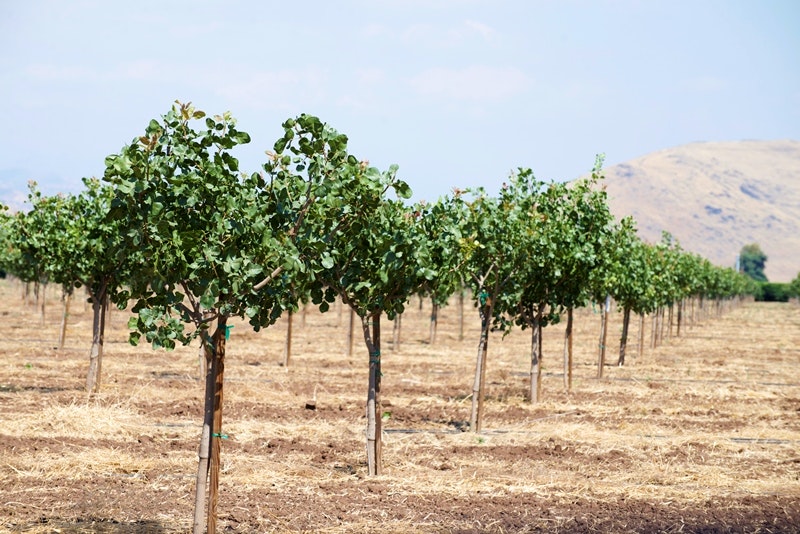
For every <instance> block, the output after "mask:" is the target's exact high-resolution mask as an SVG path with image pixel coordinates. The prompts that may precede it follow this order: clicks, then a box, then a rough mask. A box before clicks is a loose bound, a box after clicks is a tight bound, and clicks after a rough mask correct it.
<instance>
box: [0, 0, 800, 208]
mask: <svg viewBox="0 0 800 534" xmlns="http://www.w3.org/2000/svg"><path fill="white" fill-rule="evenodd" d="M176 99H180V100H182V101H192V102H193V103H194V104H195V105H196V106H197V107H198V108H200V109H203V110H204V111H206V112H208V113H212V114H213V113H221V112H223V111H226V110H230V111H231V112H232V113H233V115H234V116H235V117H236V118H237V119H238V121H239V125H240V128H241V129H243V130H245V131H247V132H249V133H250V134H251V136H252V138H253V142H252V143H251V144H250V145H249V146H247V147H244V148H243V149H242V150H240V151H238V152H236V155H238V156H239V158H240V160H241V164H242V168H243V169H244V170H247V171H251V172H252V171H256V170H258V169H259V168H260V165H261V163H262V162H263V161H264V159H265V157H264V150H265V149H268V148H270V147H271V146H272V144H273V143H274V141H275V139H276V138H277V137H278V135H279V133H280V124H281V123H282V122H283V120H285V119H286V118H288V117H291V116H295V115H297V114H299V113H303V112H305V113H311V114H315V115H318V116H319V117H320V118H322V119H323V120H324V121H326V122H328V123H330V124H331V125H333V126H334V127H335V128H336V129H338V130H339V131H341V132H343V133H346V134H347V135H348V136H349V138H350V151H351V152H352V153H354V154H355V155H356V156H358V157H359V158H363V159H368V160H370V162H371V163H373V164H375V165H377V166H378V167H380V168H387V167H388V166H389V165H390V164H391V163H397V164H398V165H399V166H400V176H401V177H402V178H404V179H405V180H406V181H407V182H409V183H410V184H411V186H412V188H413V189H414V192H415V195H414V197H415V198H416V199H420V198H426V199H431V200H432V199H435V198H436V197H438V196H440V195H444V194H446V193H448V192H449V191H450V190H451V189H452V187H468V186H475V185H484V186H486V187H487V188H488V189H489V190H490V191H492V192H494V191H496V190H497V187H498V186H499V184H500V183H501V182H502V181H503V180H504V179H505V178H506V176H507V175H508V173H509V171H511V170H512V169H514V168H516V167H519V166H525V167H531V168H532V169H533V170H534V172H535V174H536V175H537V176H538V177H540V178H543V179H546V180H549V179H556V180H567V179H572V178H575V177H576V176H578V175H581V174H583V173H585V172H586V171H588V170H589V169H590V168H591V167H592V164H593V163H594V157H595V154H596V153H598V152H604V153H606V155H607V158H606V163H607V164H609V165H610V164H614V163H619V162H622V161H626V160H628V159H631V158H635V157H638V156H641V155H644V154H647V153H649V152H652V151H655V150H659V149H662V148H667V147H671V146H675V145H681V144H684V143H689V142H693V141H723V140H738V139H787V138H791V139H800V1H798V0H785V1H778V0H751V1H734V0H726V1H723V0H720V1H716V0H686V1H684V0H665V1H659V0H638V1H637V0H617V1H610V0H609V1H600V0H597V1H588V0H586V1H569V0H561V1H539V0H530V1H526V0H514V1H512V0H505V1H504V0H494V1H490V0H337V1H319V2H311V1H305V2H304V1H291V2H289V1H285V0H283V1H260V2H259V1H250V2H248V1H236V0H233V1H230V0H228V1H221V0H216V1H205V0H192V1H188V0H186V1H168V0H158V1H151V0H140V1H138V2H116V1H99V0H98V1H93V0H83V1H81V0H73V1H66V0H63V1H45V0H28V1H22V0H18V1H14V0H0V116H2V118H3V121H4V123H5V125H6V126H5V127H4V128H2V129H1V130H0V145H1V146H2V150H1V151H0V199H4V200H5V201H6V202H11V201H14V199H15V197H16V199H17V200H18V199H19V198H20V195H21V196H22V197H24V193H25V191H26V190H27V185H26V184H27V181H28V180H29V179H35V180H37V181H39V182H40V184H42V186H43V189H44V190H45V192H48V193H53V192H56V191H78V190H79V189H80V188H81V187H82V184H81V182H80V178H81V177H82V176H100V175H102V172H103V167H104V164H103V160H104V158H105V156H106V155H108V154H110V153H113V152H117V151H119V150H120V148H121V147H122V146H123V145H124V144H126V143H129V142H130V141H131V139H133V138H134V137H136V136H138V135H140V134H141V133H142V132H143V130H144V128H145V126H146V125H147V123H148V122H149V120H150V119H151V118H155V117H159V116H160V115H162V114H163V113H165V112H166V111H167V110H168V109H169V108H170V106H171V104H172V102H173V101H174V100H176Z"/></svg>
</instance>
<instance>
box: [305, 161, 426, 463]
mask: <svg viewBox="0 0 800 534" xmlns="http://www.w3.org/2000/svg"><path fill="white" fill-rule="evenodd" d="M364 171H365V172H364V173H363V174H360V175H357V176H353V177H352V179H351V180H349V181H348V182H347V183H346V184H343V185H344V188H343V189H342V190H340V191H338V192H337V196H338V197H340V198H342V200H343V206H346V207H347V209H348V210H351V212H352V213H358V214H359V216H358V219H357V220H355V221H353V222H352V223H351V224H350V225H349V226H348V228H347V229H345V230H343V231H342V232H340V233H337V234H336V235H335V236H332V238H331V239H330V240H329V241H328V242H327V252H326V253H327V254H329V256H328V257H327V258H326V261H324V262H323V263H322V265H323V267H324V269H323V270H322V271H321V272H320V276H321V279H322V280H323V282H324V284H325V286H326V287H327V291H326V293H325V295H323V294H322V293H321V292H317V294H316V295H315V294H313V293H312V299H313V301H314V302H315V303H320V302H321V306H322V309H323V311H324V310H325V309H327V303H328V302H333V300H334V297H335V296H336V295H338V296H339V297H340V298H341V299H342V301H343V302H344V303H345V304H347V305H348V306H349V307H350V308H351V309H352V310H353V312H354V313H355V315H357V316H358V317H359V318H360V319H361V328H362V332H363V334H364V342H365V344H366V347H367V353H368V355H369V373H368V386H367V403H366V409H367V467H368V472H369V474H370V475H380V474H381V472H382V469H383V460H382V441H381V413H380V409H381V400H380V395H381V315H382V314H384V313H385V314H386V315H387V317H388V318H389V319H390V320H391V319H394V317H395V316H396V315H397V314H399V313H402V312H403V310H404V308H405V304H406V302H407V301H408V298H409V297H410V296H411V295H412V294H414V293H415V292H417V291H418V290H419V288H420V287H421V286H422V284H423V283H424V282H425V281H430V280H432V279H433V277H434V274H435V272H434V270H433V269H432V268H431V267H430V265H431V261H430V253H429V241H428V239H427V236H426V235H425V233H424V232H423V231H422V229H421V228H419V218H420V214H419V213H417V212H410V211H409V210H408V209H407V208H406V207H405V206H404V204H403V203H402V201H401V200H391V199H388V198H387V197H386V194H387V192H388V191H389V190H392V189H393V190H394V191H395V192H396V194H397V195H398V196H400V197H401V198H408V197H409V196H410V194H411V190H410V189H409V188H408V186H407V185H406V184H405V182H402V181H400V180H398V179H397V176H396V173H397V167H396V166H392V167H391V168H390V170H389V171H388V172H385V173H381V172H379V171H378V170H377V169H375V168H374V167H367V166H366V164H364Z"/></svg>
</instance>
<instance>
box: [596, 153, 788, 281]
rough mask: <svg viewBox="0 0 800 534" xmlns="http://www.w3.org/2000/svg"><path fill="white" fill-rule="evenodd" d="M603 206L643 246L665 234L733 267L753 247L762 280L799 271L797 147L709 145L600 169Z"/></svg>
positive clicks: (721, 263)
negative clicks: (762, 258)
mask: <svg viewBox="0 0 800 534" xmlns="http://www.w3.org/2000/svg"><path fill="white" fill-rule="evenodd" d="M604 174H605V176H606V178H605V180H604V182H605V188H606V191H607V193H608V199H609V205H610V206H611V210H612V212H613V213H614V214H615V215H616V216H617V217H618V218H622V217H624V216H628V215H632V216H633V217H634V218H635V219H636V221H637V226H638V229H639V234H640V236H641V237H642V238H643V239H644V240H646V241H649V242H655V241H658V240H659V239H661V233H662V231H667V232H669V233H670V234H672V235H673V236H674V237H675V238H676V239H677V240H678V242H679V243H680V245H681V247H683V248H684V249H685V250H689V251H691V252H695V253H697V254H700V255H702V256H704V257H706V258H708V259H709V260H710V261H712V262H713V263H715V264H717V265H720V266H730V267H733V266H734V265H735V262H736V257H737V255H738V253H739V251H740V250H741V248H742V246H744V245H746V244H748V243H758V244H759V246H760V247H761V249H762V250H763V251H764V252H765V253H766V255H767V257H768V259H767V263H766V269H765V272H766V275H767V277H768V278H769V279H770V280H771V281H776V282H786V281H789V280H791V279H793V278H794V277H795V276H797V274H798V272H800V141H796V140H778V141H755V140H747V141H709V142H696V143H689V144H685V145H680V146H677V147H673V148H667V149H662V150H658V151H656V152H652V153H650V154H646V155H644V156H641V157H639V158H636V159H633V160H629V161H626V162H623V163H619V164H616V165H612V166H609V167H607V168H605V169H604Z"/></svg>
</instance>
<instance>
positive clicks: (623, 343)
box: [617, 306, 631, 367]
mask: <svg viewBox="0 0 800 534" xmlns="http://www.w3.org/2000/svg"><path fill="white" fill-rule="evenodd" d="M630 322H631V309H630V308H629V307H627V306H626V307H625V308H624V310H623V311H622V337H621V338H620V340H619V360H618V361H617V365H619V366H620V367H622V366H623V365H625V348H626V347H627V346H628V325H629V324H630Z"/></svg>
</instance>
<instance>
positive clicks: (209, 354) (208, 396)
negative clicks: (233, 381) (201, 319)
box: [192, 333, 217, 534]
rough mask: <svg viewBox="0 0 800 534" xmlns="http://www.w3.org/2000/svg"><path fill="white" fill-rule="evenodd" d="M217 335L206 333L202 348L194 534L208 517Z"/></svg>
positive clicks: (200, 528)
mask: <svg viewBox="0 0 800 534" xmlns="http://www.w3.org/2000/svg"><path fill="white" fill-rule="evenodd" d="M216 337H217V334H216V333H215V334H214V338H213V339H209V338H208V337H207V334H204V337H203V342H202V343H201V349H202V350H203V356H204V359H205V364H204V366H203V367H204V368H205V370H206V375H205V377H206V389H205V397H204V408H203V431H202V434H201V435H200V450H199V452H198V459H199V460H198V463H197V478H196V479H195V494H194V496H195V501H194V525H193V529H192V532H193V534H203V519H204V518H205V517H206V514H205V511H206V487H207V483H208V460H209V457H210V456H211V433H212V431H211V428H212V426H213V425H214V383H215V380H216V377H215V376H214V370H215V369H216V367H215V365H214V361H215V360H216V358H215V357H214V351H215V347H216Z"/></svg>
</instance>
